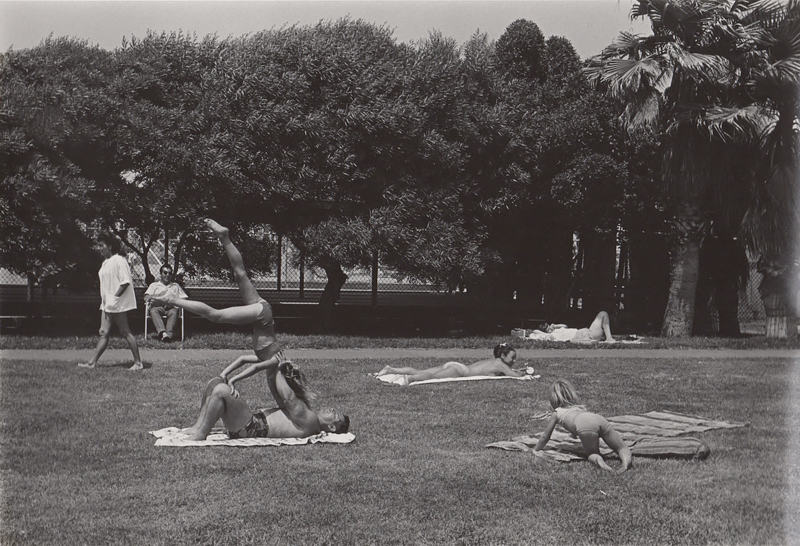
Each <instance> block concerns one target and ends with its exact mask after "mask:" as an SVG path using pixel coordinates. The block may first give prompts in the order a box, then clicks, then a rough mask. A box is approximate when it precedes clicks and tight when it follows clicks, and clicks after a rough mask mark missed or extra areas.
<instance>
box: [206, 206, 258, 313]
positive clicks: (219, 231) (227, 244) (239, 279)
mask: <svg viewBox="0 0 800 546" xmlns="http://www.w3.org/2000/svg"><path fill="white" fill-rule="evenodd" d="M205 222H206V226H208V229H210V230H211V231H213V232H214V235H216V236H217V239H219V242H220V243H222V248H223V249H224V250H225V254H226V255H227V256H228V261H230V262H231V267H232V268H233V276H234V277H235V278H236V284H238V285H239V293H240V294H241V296H242V301H243V302H244V304H245V305H249V304H251V303H256V302H258V301H259V300H260V299H261V296H259V295H258V291H257V290H256V287H255V286H253V283H252V282H251V281H250V277H248V276H247V271H246V270H245V268H244V259H243V258H242V254H241V252H239V249H238V248H236V245H234V244H233V242H232V241H231V237H230V230H229V229H228V228H226V227H224V226H221V225H219V223H217V222H215V221H214V220H212V219H211V218H206V220H205Z"/></svg>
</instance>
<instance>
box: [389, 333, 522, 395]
mask: <svg viewBox="0 0 800 546" xmlns="http://www.w3.org/2000/svg"><path fill="white" fill-rule="evenodd" d="M516 359H517V351H515V350H514V347H512V346H510V345H507V344H505V343H501V344H500V345H498V346H497V347H495V348H494V358H489V359H487V360H481V361H480V362H476V363H474V364H470V365H469V366H467V365H466V364H462V363H461V362H446V363H444V364H442V365H441V366H436V367H433V368H428V369H425V370H419V369H417V368H393V367H392V366H386V367H385V368H384V369H382V370H381V371H380V372H378V374H377V375H379V376H380V375H386V374H401V375H403V376H405V379H404V381H403V383H404V384H406V385H407V384H409V383H413V382H414V381H425V380H427V379H440V378H443V377H474V376H477V375H507V376H510V377H522V376H523V375H525V374H526V370H513V369H511V366H512V365H513V364H514V361H515V360H516ZM530 373H533V371H532V369H531V372H530Z"/></svg>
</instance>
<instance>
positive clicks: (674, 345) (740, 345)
mask: <svg viewBox="0 0 800 546" xmlns="http://www.w3.org/2000/svg"><path fill="white" fill-rule="evenodd" d="M239 330H241V331H221V332H197V333H189V334H187V337H186V340H185V341H184V342H183V343H181V342H178V341H175V342H172V343H162V342H159V341H157V340H156V339H155V337H154V336H153V335H150V336H148V337H147V339H145V337H144V336H143V335H142V333H141V332H136V331H135V330H134V333H135V334H136V339H137V342H138V344H139V347H140V348H142V349H145V350H146V349H182V348H183V349H241V348H242V347H249V346H250V339H251V337H252V332H251V331H250V328H249V326H247V327H241V328H240V329H239ZM618 339H624V336H621V337H620V336H618ZM97 340H98V337H97V336H61V337H51V336H26V335H0V350H3V349H29V350H40V349H94V348H95V347H97ZM278 341H280V342H281V344H282V345H283V346H284V347H287V348H289V349H298V348H302V349H382V348H395V349H407V348H414V349H417V348H420V349H452V348H460V349H487V348H491V347H494V346H495V345H497V344H498V343H510V344H511V345H513V346H514V347H517V348H532V349H588V350H596V349H614V350H619V349H634V350H635V349H735V350H753V349H800V336H796V337H794V338H791V339H786V338H784V339H777V338H767V337H765V336H756V335H743V336H742V337H739V338H726V337H703V336H693V337H688V338H662V337H649V336H645V337H642V338H640V343H636V344H626V343H590V344H582V343H562V342H557V341H534V340H529V339H520V338H515V337H512V336H511V335H510V334H509V335H499V334H498V335H484V336H470V337H411V338H409V337H370V336H346V335H334V334H331V335H322V334H320V335H296V334H287V333H280V334H278ZM127 347H128V345H127V342H126V341H125V340H124V339H123V338H122V337H120V336H119V335H118V334H117V332H116V331H114V332H113V333H112V336H111V339H110V340H109V348H112V349H127Z"/></svg>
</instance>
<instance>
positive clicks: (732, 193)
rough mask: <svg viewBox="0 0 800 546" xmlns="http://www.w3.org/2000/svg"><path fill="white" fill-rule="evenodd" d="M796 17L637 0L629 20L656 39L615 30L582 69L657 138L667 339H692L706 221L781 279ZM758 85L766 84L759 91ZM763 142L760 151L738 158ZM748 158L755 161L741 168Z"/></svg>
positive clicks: (782, 9) (763, 5)
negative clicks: (667, 224) (646, 26)
mask: <svg viewBox="0 0 800 546" xmlns="http://www.w3.org/2000/svg"><path fill="white" fill-rule="evenodd" d="M796 13H797V3H796V2H790V3H789V4H788V5H787V6H782V5H777V4H774V3H772V2H715V1H700V0H697V1H684V2H667V1H665V0H657V1H639V2H638V3H637V4H636V5H635V6H634V8H633V10H632V16H634V17H637V16H642V17H645V16H646V17H649V18H650V19H651V21H652V22H653V31H654V34H653V36H649V37H645V38H640V37H635V36H631V35H629V34H623V35H621V36H620V38H619V39H618V40H617V41H615V42H614V43H613V44H612V45H611V46H609V47H607V48H606V50H604V52H603V53H602V54H601V55H600V56H598V57H596V58H595V59H594V60H593V64H592V66H590V67H589V69H588V70H589V73H590V76H591V78H592V79H593V81H594V82H596V83H598V84H600V85H603V86H605V87H606V88H607V89H608V90H609V92H611V93H612V94H614V95H615V96H617V97H619V98H621V99H624V100H627V101H628V107H627V109H626V112H625V114H624V115H623V122H624V123H625V125H626V126H627V127H628V128H630V129H635V128H642V127H647V128H651V129H656V130H657V131H659V132H660V134H661V136H662V138H663V142H664V149H665V154H664V159H665V160H664V162H663V169H662V173H663V180H664V183H665V189H666V191H667V193H668V194H669V195H670V196H671V197H672V198H673V199H674V202H675V205H674V206H675V210H676V211H677V212H676V220H675V222H674V225H675V227H676V232H677V233H678V235H679V237H678V241H679V242H678V244H677V246H676V252H675V257H676V259H675V260H674V261H673V266H672V272H673V275H672V277H673V283H672V288H671V291H670V303H669V305H668V309H667V312H666V315H665V321H664V327H663V329H662V333H663V334H665V335H688V333H690V332H691V326H692V321H693V318H694V301H695V291H696V282H697V265H698V261H699V246H700V241H701V240H702V238H703V237H704V235H705V234H706V233H707V229H708V227H709V226H711V225H712V224H717V225H718V226H719V228H720V229H721V231H722V232H727V233H732V234H736V233H741V234H743V235H745V238H746V240H747V241H748V243H749V246H750V248H751V249H753V250H756V251H762V250H764V249H767V248H770V249H772V252H775V251H777V252H778V253H780V254H781V258H780V259H779V260H777V261H778V262H782V264H783V265H781V266H779V268H778V269H779V270H781V271H782V273H781V274H780V275H779V276H783V275H784V274H786V273H787V272H788V271H786V269H787V267H786V265H785V264H786V263H787V262H791V261H792V259H791V258H789V259H787V255H788V256H791V255H792V252H791V249H790V244H787V241H789V240H791V239H792V236H786V235H785V233H794V232H796V227H795V226H797V224H796V216H794V217H793V215H794V214H795V208H796V207H794V206H793V203H792V201H791V200H790V199H786V198H784V199H781V198H780V197H779V196H783V197H787V196H790V195H793V193H792V190H793V188H794V187H796V186H795V184H796V176H795V173H796V172H797V149H798V148H797V136H796V134H794V133H795V132H794V131H793V130H791V129H789V127H790V126H792V125H793V124H794V123H795V120H796V119H797V97H796V89H797V79H798V66H799V65H798V63H797V59H798V57H797V51H798V47H797V45H798V39H797V23H796V20H797V16H796ZM766 82H770V83H766ZM758 83H762V84H766V85H764V86H763V87H761V88H760V91H761V92H758V91H757V90H759V86H758V85H757V84H758ZM778 105H781V106H778ZM781 111H783V115H779V114H778V113H779V112H781ZM777 120H782V121H781V122H777ZM763 129H766V130H763ZM770 142H771V143H774V144H776V145H775V146H771V145H769V144H767V145H766V146H763V145H762V146H761V149H762V151H763V153H762V154H752V153H747V152H748V151H751V150H752V149H753V148H754V143H760V144H766V143H770ZM743 152H744V153H743ZM746 158H758V159H757V161H756V162H750V163H749V165H745V164H743V161H745V160H746ZM759 173H760V174H759ZM764 173H771V174H768V175H765V174H764ZM773 176H775V177H774V178H773ZM734 188H736V189H734ZM737 190H738V191H737ZM739 196H742V197H743V199H739ZM776 197H777V198H778V200H776ZM787 205H788V207H787ZM786 210H791V212H789V213H788V214H787V213H785V212H781V211H786ZM767 219H768V220H767ZM764 220H767V221H764ZM778 248H780V249H781V250H777V249H778ZM772 255H773V256H774V255H776V254H772ZM795 259H796V258H795ZM783 284H785V283H783ZM780 285H781V283H777V285H776V286H780ZM779 291H780V290H779ZM768 292H770V293H773V292H774V291H773V290H772V289H770V290H768ZM781 299H782V300H784V301H785V299H786V298H781ZM779 307H782V310H781V311H780V313H783V316H784V317H786V316H787V308H786V306H785V305H780V306H779ZM784 324H785V321H784ZM784 330H787V329H784ZM788 330H791V328H788Z"/></svg>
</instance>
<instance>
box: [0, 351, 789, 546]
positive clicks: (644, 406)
mask: <svg viewBox="0 0 800 546" xmlns="http://www.w3.org/2000/svg"><path fill="white" fill-rule="evenodd" d="M461 346H463V345H461ZM482 346H484V347H485V346H486V345H485V344H484V345H482ZM387 363H391V362H390V361H380V362H375V361H368V360H353V361H341V360H337V361H334V360H329V361H325V360H320V361H308V362H306V363H304V364H303V365H304V369H305V370H306V372H307V373H308V375H309V378H310V380H311V381H312V383H313V384H314V386H316V387H317V389H318V390H319V391H320V392H321V403H322V405H335V406H336V407H338V408H341V409H342V410H344V411H345V412H347V413H349V414H350V416H351V419H352V432H354V433H355V435H356V441H355V442H354V443H352V444H349V445H324V444H322V445H312V446H295V447H280V448H269V447H267V448H209V447H203V448H169V447H155V446H154V445H153V444H154V438H152V437H151V436H150V435H149V434H148V433H147V431H149V430H154V429H158V428H162V427H165V426H171V425H181V424H189V423H190V421H191V420H192V419H193V418H194V416H195V414H196V413H195V412H196V411H197V409H198V406H199V401H200V391H201V388H202V385H204V383H205V381H206V380H207V379H208V378H210V377H211V376H212V375H215V374H217V373H218V372H219V371H220V370H221V368H222V367H224V365H225V364H227V363H226V362H214V361H203V362H199V363H198V362H187V361H182V360H180V353H176V358H175V360H174V361H171V362H170V363H169V364H158V365H156V366H154V367H153V368H151V369H147V370H145V371H144V372H143V373H131V372H128V371H127V370H125V369H124V368H123V367H121V366H119V367H118V366H106V367H101V368H99V369H97V370H79V369H77V368H76V367H75V365H74V363H66V362H48V361H41V362H30V361H29V362H18V361H9V360H4V361H0V380H2V399H1V400H0V412H2V413H1V417H2V434H1V435H0V441H2V450H1V452H0V453H1V455H2V467H1V468H2V473H1V474H0V488H1V489H2V503H1V505H0V508H1V510H0V514H1V518H2V519H1V520H0V529H2V530H1V531H0V543H1V544H4V545H5V544H58V545H64V544H98V545H107V544H148V545H149V544H170V545H172V544H232V545H240V544H281V545H283V544H598V543H599V544H611V543H623V544H709V543H714V544H720V543H723V544H742V545H744V544H747V545H750V544H789V543H791V540H790V539H789V538H788V537H787V534H786V527H787V526H789V527H791V526H792V525H795V526H796V525H797V522H796V520H793V518H794V517H796V515H795V516H793V515H792V514H791V513H790V509H789V508H787V503H788V506H795V507H796V503H793V501H791V499H790V497H791V495H792V494H793V493H794V494H796V491H794V492H793V491H792V488H791V487H790V485H789V483H787V482H788V480H789V476H788V473H789V470H788V469H789V468H791V466H792V465H791V464H790V463H792V462H796V459H795V458H796V453H794V452H790V451H789V449H790V443H791V438H790V437H788V435H787V433H786V432H787V428H788V429H790V430H792V429H793V430H795V431H796V430H797V427H796V425H797V423H794V426H791V425H790V421H791V420H792V419H796V418H797V415H796V410H795V414H794V415H792V414H791V408H792V406H791V404H792V403H794V404H795V405H796V403H797V399H796V398H795V401H794V402H791V396H792V387H791V384H792V380H793V374H794V375H796V374H798V373H800V372H799V371H798V369H797V366H796V364H793V363H792V361H791V360H783V359H758V360H756V359H753V360H749V359H735V360H728V361H725V360H721V359H707V360H702V361H698V359H697V358H695V359H691V358H675V359H641V358H621V359H619V360H617V359H608V358H604V359H594V360H593V361H587V360H583V359H567V358H554V359H547V360H542V361H540V362H539V363H538V364H537V371H538V372H539V373H542V374H543V377H542V378H541V379H539V380H537V381H533V382H515V381H507V382H504V381H496V382H488V381H487V382H472V383H451V384H442V385H429V386H420V387H411V388H403V387H395V386H388V385H384V384H382V383H380V382H378V381H377V380H374V379H371V378H369V377H367V376H366V373H367V372H369V371H377V370H378V369H380V367H381V366H383V365H385V364H387ZM430 363H431V359H425V360H424V361H423V360H415V359H405V360H402V361H397V362H395V364H396V365H412V366H413V365H420V366H424V365H429V364H430ZM556 377H566V378H570V379H571V380H573V381H574V383H575V384H576V386H577V387H578V389H579V390H580V391H581V394H582V395H583V397H584V400H585V402H586V403H587V405H589V406H590V408H592V409H594V410H595V411H598V412H601V413H603V414H606V415H619V414H623V413H640V412H646V411H650V410H672V411H677V412H683V413H689V414H694V415H701V416H704V417H709V418H714V419H722V420H729V421H747V422H749V423H750V426H749V427H747V428H743V429H733V430H727V431H713V432H707V433H704V434H700V435H698V436H699V437H700V438H702V439H703V440H704V441H706V443H708V444H709V446H710V447H711V449H712V454H711V456H710V457H709V458H708V459H707V460H705V461H700V462H687V461H678V460H652V459H643V458H638V459H636V458H635V459H634V468H633V469H632V471H630V472H628V473H626V474H623V475H616V474H613V475H611V474H606V473H603V472H602V471H600V470H598V469H596V468H595V467H593V466H590V465H589V464H588V463H585V462H577V463H571V464H563V463H551V462H548V461H543V460H540V459H537V458H535V457H533V456H532V455H530V454H529V453H517V452H505V451H499V450H493V449H486V448H485V447H484V446H485V444H487V443H490V442H494V441H497V440H509V439H511V438H512V437H513V436H515V435H519V434H534V433H538V432H539V431H540V430H541V429H542V428H543V427H544V422H543V421H536V420H532V419H531V415H533V414H536V413H539V412H541V411H544V410H546V409H547V408H548V406H547V403H546V389H547V387H548V386H549V384H550V381H552V380H553V379H555V378H556ZM794 381H795V384H796V385H797V384H798V383H800V382H798V378H797V377H794ZM241 386H242V389H241V390H242V396H243V397H244V398H245V399H247V400H248V402H250V403H251V405H252V406H264V405H266V399H265V398H264V396H265V393H264V389H265V382H264V380H263V379H262V378H260V377H257V378H251V379H249V380H246V381H244V382H243V384H241ZM794 396H795V397H796V396H797V393H794ZM789 457H792V458H793V459H788V458H789ZM611 464H612V465H613V464H615V461H613V462H612V463H611ZM795 485H797V482H796V480H795ZM795 500H796V499H795ZM792 521H794V523H792ZM795 529H796V527H795Z"/></svg>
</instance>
